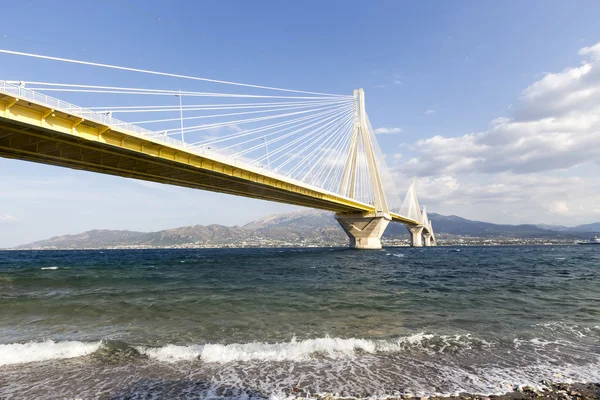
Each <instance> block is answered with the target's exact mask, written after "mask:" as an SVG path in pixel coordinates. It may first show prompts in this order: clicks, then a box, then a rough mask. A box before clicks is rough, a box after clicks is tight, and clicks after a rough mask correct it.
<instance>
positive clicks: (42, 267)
mask: <svg viewBox="0 0 600 400" xmlns="http://www.w3.org/2000/svg"><path fill="white" fill-rule="evenodd" d="M41 269H52V270H54V269H58V267H42V268H41Z"/></svg>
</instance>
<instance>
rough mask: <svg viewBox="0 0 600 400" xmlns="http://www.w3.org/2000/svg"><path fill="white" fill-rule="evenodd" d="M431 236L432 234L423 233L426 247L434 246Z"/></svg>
mask: <svg viewBox="0 0 600 400" xmlns="http://www.w3.org/2000/svg"><path fill="white" fill-rule="evenodd" d="M431 236H432V235H431V232H423V244H424V245H425V247H429V246H433V242H432V241H431Z"/></svg>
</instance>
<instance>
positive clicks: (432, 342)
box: [0, 333, 489, 365]
mask: <svg viewBox="0 0 600 400" xmlns="http://www.w3.org/2000/svg"><path fill="white" fill-rule="evenodd" d="M486 345H489V344H488V343H487V342H485V341H483V340H481V339H476V338H473V337H472V336H471V335H454V336H445V335H433V334H425V333H418V334H414V335H410V336H404V337H400V338H397V339H394V340H370V339H355V338H350V339H343V338H332V337H324V338H317V339H307V340H297V339H295V338H294V339H292V340H291V341H289V342H280V343H265V342H251V343H233V344H204V345H174V344H167V345H165V346H162V347H150V346H130V345H128V344H126V343H124V342H114V341H98V342H77V341H67V342H54V341H52V340H47V341H45V342H29V343H25V344H19V343H15V344H4V345H0V365H7V364H18V363H27V362H33V361H45V360H50V359H63V358H72V357H80V356H86V355H89V354H92V353H95V354H96V355H98V356H99V357H109V356H110V357H113V354H118V355H119V356H122V355H123V354H127V355H128V356H132V355H135V354H139V355H142V356H146V357H148V358H151V359H154V360H157V361H161V362H168V363H172V362H179V361H193V360H197V359H199V360H202V361H203V362H207V363H228V362H232V361H252V360H260V361H303V360H309V359H318V358H324V357H325V358H330V359H342V358H352V357H355V356H359V355H361V354H377V353H400V352H409V351H415V350H424V351H427V352H430V353H435V352H448V351H459V350H462V349H471V348H472V347H473V346H486Z"/></svg>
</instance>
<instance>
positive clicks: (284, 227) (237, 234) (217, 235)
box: [16, 210, 600, 249]
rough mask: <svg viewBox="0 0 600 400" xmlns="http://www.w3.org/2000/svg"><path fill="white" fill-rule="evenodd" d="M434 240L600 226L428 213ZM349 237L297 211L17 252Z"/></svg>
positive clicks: (552, 234)
mask: <svg viewBox="0 0 600 400" xmlns="http://www.w3.org/2000/svg"><path fill="white" fill-rule="evenodd" d="M429 217H430V219H431V221H432V224H433V227H434V231H435V232H436V235H437V236H438V239H441V238H443V237H457V236H460V237H479V238H565V239H572V240H575V239H581V238H586V237H589V236H590V235H592V234H594V233H596V232H600V223H594V224H586V225H579V226H576V227H564V226H550V225H499V224H492V223H489V222H480V221H471V220H468V219H465V218H461V217H458V216H455V215H450V216H444V215H439V214H434V213H431V214H429ZM385 238H387V239H399V240H403V239H408V235H407V233H406V229H405V228H404V226H403V225H401V224H390V225H389V226H388V229H387V230H386V233H385V235H384V239H385ZM346 242H347V238H346V236H345V234H344V232H343V231H342V229H341V228H340V227H339V225H338V224H337V222H336V221H335V219H334V218H333V214H332V213H329V212H324V211H314V210H311V211H301V212H294V213H287V214H278V215H271V216H268V217H264V218H261V219H258V220H256V221H253V222H250V223H248V224H246V225H243V226H233V227H228V226H223V225H214V224H213V225H207V226H204V225H193V226H184V227H180V228H174V229H166V230H162V231H158V232H135V231H124V230H105V229H96V230H91V231H87V232H83V233H80V234H75V235H63V236H55V237H52V238H50V239H46V240H41V241H37V242H33V243H29V244H24V245H21V246H18V247H16V249H32V248H36V249H84V248H114V247H178V246H182V247H194V246H198V247H203V246H205V247H211V246H217V247H225V246H231V247H238V246H240V247H245V246H274V245H275V246H285V245H288V246H295V245H344V244H345V243H346Z"/></svg>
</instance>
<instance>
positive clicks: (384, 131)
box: [373, 127, 402, 135]
mask: <svg viewBox="0 0 600 400" xmlns="http://www.w3.org/2000/svg"><path fill="white" fill-rule="evenodd" d="M373 132H375V133H376V134H377V135H385V134H388V133H400V132H402V128H385V127H382V128H377V129H375V130H374V131H373Z"/></svg>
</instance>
